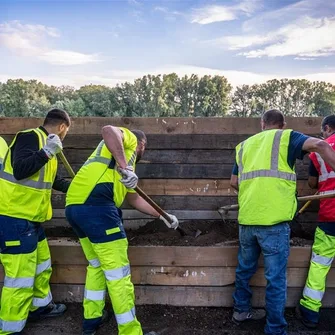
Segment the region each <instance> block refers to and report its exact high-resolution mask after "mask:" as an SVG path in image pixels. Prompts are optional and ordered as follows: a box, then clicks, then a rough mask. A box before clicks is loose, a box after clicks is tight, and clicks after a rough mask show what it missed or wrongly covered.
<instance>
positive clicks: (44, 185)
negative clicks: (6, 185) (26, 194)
mask: <svg viewBox="0 0 335 335" xmlns="http://www.w3.org/2000/svg"><path fill="white" fill-rule="evenodd" d="M40 173H42V171H40ZM0 178H2V179H4V180H7V181H9V182H11V183H13V184H19V185H22V186H28V187H32V188H36V189H39V190H45V189H51V188H52V184H51V183H47V182H44V181H43V180H39V181H35V180H30V179H25V180H16V179H15V178H14V176H13V175H11V174H9V173H7V172H5V171H1V172H0Z"/></svg>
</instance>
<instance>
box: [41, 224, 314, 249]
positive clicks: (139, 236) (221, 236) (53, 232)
mask: <svg viewBox="0 0 335 335" xmlns="http://www.w3.org/2000/svg"><path fill="white" fill-rule="evenodd" d="M180 227H181V228H182V229H183V230H184V231H185V232H186V236H181V234H180V232H179V231H178V230H172V229H169V228H168V227H167V226H166V225H165V224H164V223H163V222H162V221H161V220H152V221H149V222H148V223H147V224H146V225H144V226H142V227H140V228H138V229H127V236H128V240H129V244H130V245H133V246H136V245H161V246H170V245H174V246H215V245H217V246H224V245H231V246H233V245H238V224H237V222H236V221H234V220H230V221H229V220H226V221H225V222H223V221H204V220H202V221H200V220H197V221H181V223H180ZM308 228H309V229H310V230H311V229H313V228H312V227H308ZM314 229H315V228H314ZM47 236H48V237H49V238H51V239H52V238H57V237H67V238H68V239H77V236H76V235H75V233H74V231H73V230H72V228H71V227H57V228H51V229H47ZM310 236H311V237H313V235H312V234H311V235H310ZM310 244H312V239H311V240H306V239H304V238H301V237H294V238H292V239H291V245H292V246H305V245H310Z"/></svg>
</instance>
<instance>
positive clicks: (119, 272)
mask: <svg viewBox="0 0 335 335" xmlns="http://www.w3.org/2000/svg"><path fill="white" fill-rule="evenodd" d="M104 272H105V277H106V279H107V280H109V281H111V280H117V279H122V278H124V277H127V276H129V275H130V265H129V264H128V265H126V266H123V267H122V268H118V269H114V270H106V271H104Z"/></svg>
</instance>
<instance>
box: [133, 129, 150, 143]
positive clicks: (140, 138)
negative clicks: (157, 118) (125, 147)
mask: <svg viewBox="0 0 335 335" xmlns="http://www.w3.org/2000/svg"><path fill="white" fill-rule="evenodd" d="M131 132H132V133H133V134H134V135H135V136H136V138H137V141H138V142H141V141H145V143H147V136H146V135H145V134H144V132H143V131H142V130H137V129H135V130H132V131H131Z"/></svg>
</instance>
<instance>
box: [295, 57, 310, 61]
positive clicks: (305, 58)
mask: <svg viewBox="0 0 335 335" xmlns="http://www.w3.org/2000/svg"><path fill="white" fill-rule="evenodd" d="M294 60H315V58H312V57H294Z"/></svg>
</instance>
